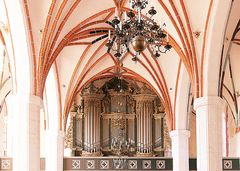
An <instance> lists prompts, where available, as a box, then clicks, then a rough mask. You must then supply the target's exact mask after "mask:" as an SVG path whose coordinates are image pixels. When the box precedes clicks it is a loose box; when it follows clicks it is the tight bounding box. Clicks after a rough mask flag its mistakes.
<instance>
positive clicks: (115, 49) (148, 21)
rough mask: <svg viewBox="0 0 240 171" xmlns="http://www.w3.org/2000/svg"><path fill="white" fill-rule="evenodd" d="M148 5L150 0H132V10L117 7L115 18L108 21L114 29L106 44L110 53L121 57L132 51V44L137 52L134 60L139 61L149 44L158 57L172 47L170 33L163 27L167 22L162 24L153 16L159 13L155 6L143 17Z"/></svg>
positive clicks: (154, 54)
mask: <svg viewBox="0 0 240 171" xmlns="http://www.w3.org/2000/svg"><path fill="white" fill-rule="evenodd" d="M147 5H148V0H130V11H128V12H124V13H118V9H117V8H116V9H115V17H114V19H113V20H112V21H108V22H107V23H108V24H110V25H111V26H112V27H113V31H111V30H109V32H108V42H107V44H106V46H107V52H108V53H112V54H113V55H114V56H115V57H116V58H121V57H122V56H123V55H124V54H125V53H126V52H130V50H129V49H130V45H132V47H133V49H134V51H135V52H136V53H135V54H134V57H133V59H132V60H133V61H137V57H138V55H140V53H141V52H143V51H144V50H145V49H146V47H147V46H149V48H150V50H151V51H152V54H153V56H154V57H156V58H158V57H160V54H161V53H166V52H167V51H169V50H170V49H171V48H172V46H171V45H170V44H169V38H168V34H166V33H165V32H164V29H163V28H164V26H166V25H165V23H163V24H161V25H160V24H158V23H157V22H156V21H155V20H154V19H153V16H154V15H156V14H157V11H156V10H155V9H154V7H151V9H150V10H149V11H148V13H147V14H146V16H145V17H143V15H142V10H144V9H145V8H146V7H147ZM118 14H119V16H118Z"/></svg>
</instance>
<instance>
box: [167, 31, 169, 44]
mask: <svg viewBox="0 0 240 171" xmlns="http://www.w3.org/2000/svg"><path fill="white" fill-rule="evenodd" d="M167 42H169V38H168V33H167Z"/></svg>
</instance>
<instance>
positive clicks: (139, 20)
mask: <svg viewBox="0 0 240 171" xmlns="http://www.w3.org/2000/svg"><path fill="white" fill-rule="evenodd" d="M140 22H141V10H140V9H138V23H140Z"/></svg>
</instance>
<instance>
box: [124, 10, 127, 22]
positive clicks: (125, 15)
mask: <svg viewBox="0 0 240 171" xmlns="http://www.w3.org/2000/svg"><path fill="white" fill-rule="evenodd" d="M124 20H125V21H127V12H126V11H125V12H124Z"/></svg>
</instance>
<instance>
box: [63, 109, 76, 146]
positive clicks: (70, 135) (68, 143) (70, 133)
mask: <svg viewBox="0 0 240 171" xmlns="http://www.w3.org/2000/svg"><path fill="white" fill-rule="evenodd" d="M75 115H76V113H75V112H71V119H70V123H69V127H68V129H67V134H66V136H65V148H70V149H73V144H74V142H73V131H74V128H73V119H74V117H75Z"/></svg>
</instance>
